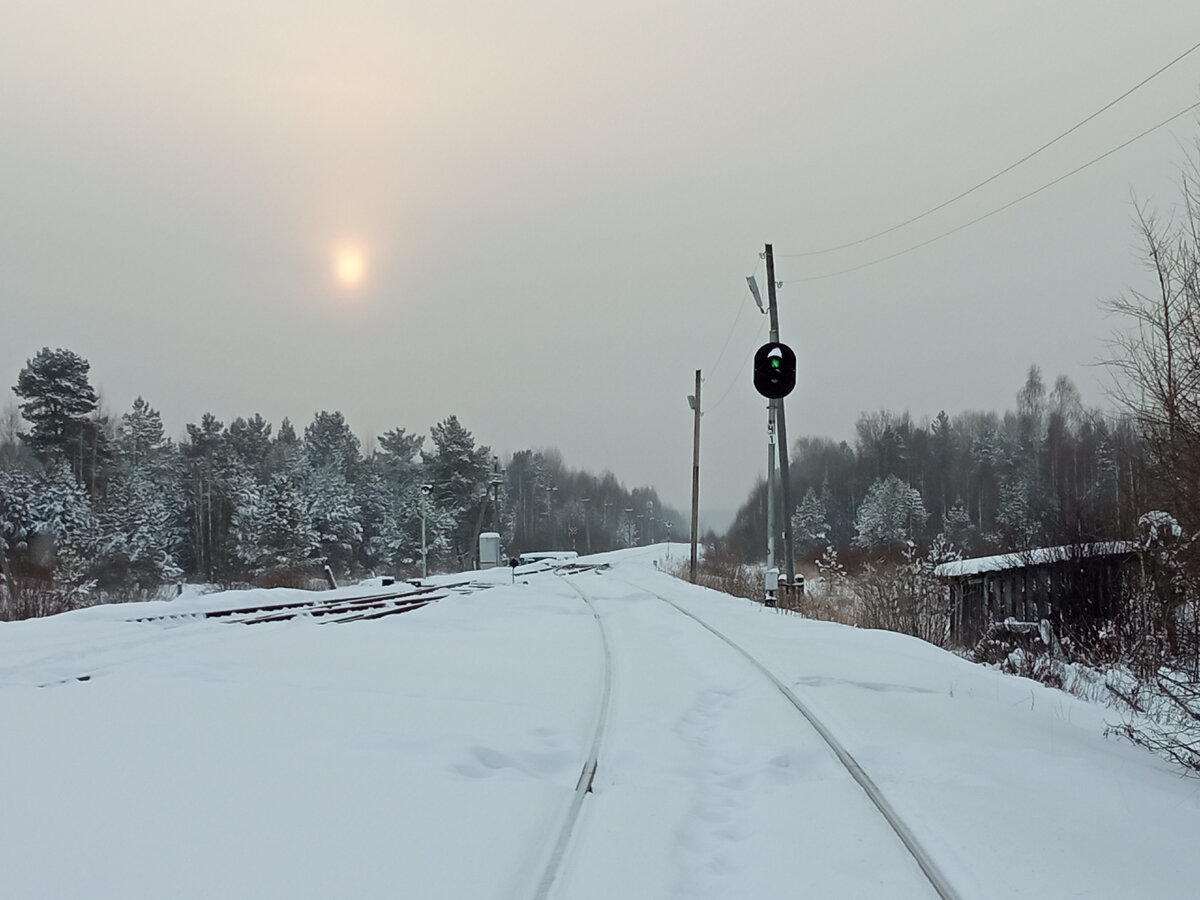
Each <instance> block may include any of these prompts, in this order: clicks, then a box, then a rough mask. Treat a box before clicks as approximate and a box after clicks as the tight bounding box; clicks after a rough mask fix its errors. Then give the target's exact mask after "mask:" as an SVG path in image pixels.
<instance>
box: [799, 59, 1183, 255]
mask: <svg viewBox="0 0 1200 900" xmlns="http://www.w3.org/2000/svg"><path fill="white" fill-rule="evenodd" d="M1198 49H1200V43H1197V44H1193V45H1192V46H1191V47H1189V48H1188V49H1187V50H1185V51H1184V52H1183V53H1181V54H1179V55H1178V56H1177V57H1175V58H1174V59H1173V60H1171V61H1170V62H1169V63H1167V64H1166V65H1164V66H1162V67H1161V68H1159V69H1158V70H1156V71H1154V72H1152V73H1151V74H1149V75H1147V76H1146V77H1145V78H1143V79H1142V80H1141V81H1139V82H1138V83H1137V84H1135V85H1134V86H1133V87H1131V88H1130V89H1129V90H1127V91H1126V92H1125V93H1123V94H1121V96H1119V97H1117V98H1116V99H1115V100H1110V101H1109V102H1108V103H1106V104H1104V106H1102V107H1100V108H1099V109H1098V110H1096V111H1095V112H1094V113H1092V114H1091V115H1090V116H1088V117H1087V118H1085V119H1081V120H1080V121H1078V122H1076V123H1075V124H1074V125H1072V126H1071V127H1070V128H1068V129H1067V130H1066V131H1064V132H1063V133H1062V134H1060V135H1058V137H1055V138H1053V139H1051V140H1049V141H1047V142H1046V143H1044V144H1042V146H1040V147H1038V148H1037V149H1036V150H1033V151H1031V152H1030V153H1027V154H1025V156H1022V157H1021V158H1020V159H1018V160H1017V161H1016V162H1015V163H1013V164H1012V165H1010V166H1006V167H1005V168H1003V169H1001V170H1000V171H999V172H997V173H996V174H994V175H990V176H989V177H987V178H985V179H983V181H980V182H979V183H978V184H975V185H972V186H971V187H969V188H967V189H966V190H965V191H963V192H962V193H961V194H956V195H955V196H953V197H951V198H950V199H949V200H945V201H943V202H941V203H939V204H938V205H937V206H931V207H930V208H929V209H927V210H925V211H924V212H922V213H918V214H917V215H915V216H913V217H912V218H910V219H905V220H904V221H903V222H898V223H897V224H895V225H892V226H891V227H890V228H885V229H883V230H882V231H877V232H875V233H874V234H869V235H867V236H866V237H862V238H859V239H858V240H855V241H848V242H847V243H845V244H838V245H837V246H835V247H826V248H824V249H823V250H808V251H805V252H802V253H777V254H776V256H790V257H803V256H821V255H823V254H825V253H833V252H835V251H837V250H845V249H847V248H849V247H857V246H858V245H859V244H865V243H867V242H868V241H873V240H875V239H876V238H880V237H883V236H884V235H885V234H891V233H892V232H893V231H897V230H899V229H901V228H904V227H905V226H906V225H911V224H912V223H913V222H919V221H920V220H921V219H924V218H925V217H926V216H930V215H933V214H934V213H935V212H937V211H938V210H942V209H945V208H946V207H947V206H949V205H950V204H951V203H956V202H958V201H959V200H961V199H963V198H964V197H966V196H968V195H970V194H973V193H975V191H977V190H979V189H980V188H981V187H984V186H985V185H988V184H991V183H992V182H993V181H995V180H996V179H997V178H999V177H1001V176H1002V175H1007V174H1008V173H1009V172H1011V171H1012V170H1013V169H1015V168H1017V166H1019V165H1022V164H1023V163H1026V162H1028V161H1029V160H1031V159H1033V158H1034V157H1035V156H1037V155H1038V154H1039V153H1041V152H1042V151H1043V150H1047V149H1049V148H1050V147H1053V146H1054V145H1055V144H1057V143H1058V142H1059V141H1061V140H1062V139H1063V138H1065V137H1067V135H1069V134H1071V133H1072V132H1074V131H1077V130H1078V129H1080V128H1082V127H1083V126H1084V125H1086V124H1087V123H1088V122H1090V121H1092V119H1094V118H1096V117H1097V116H1099V115H1100V114H1101V113H1104V112H1107V111H1108V110H1110V109H1112V108H1113V107H1114V106H1116V105H1117V104H1118V103H1120V102H1121V101H1122V100H1124V99H1125V98H1126V97H1128V96H1129V95H1130V94H1132V93H1133V92H1134V91H1136V90H1138V88H1141V87H1143V86H1144V85H1146V84H1148V83H1150V82H1151V81H1153V80H1154V79H1155V78H1157V77H1158V76H1159V75H1161V74H1162V73H1163V72H1165V71H1167V69H1169V68H1171V67H1172V66H1173V65H1175V64H1176V63H1177V62H1179V61H1180V60H1182V59H1184V58H1185V57H1187V56H1189V55H1190V54H1192V53H1193V52H1195V51H1196V50H1198ZM1181 115H1182V113H1181ZM1135 140H1136V138H1135ZM1118 149H1119V148H1118ZM889 258H890V257H889ZM847 271H854V270H853V269H849V270H847Z"/></svg>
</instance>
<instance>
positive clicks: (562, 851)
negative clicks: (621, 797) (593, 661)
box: [533, 578, 612, 900]
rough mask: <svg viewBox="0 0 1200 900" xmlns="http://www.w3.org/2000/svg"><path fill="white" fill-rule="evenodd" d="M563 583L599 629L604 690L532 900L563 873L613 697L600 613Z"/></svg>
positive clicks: (539, 897) (538, 899)
mask: <svg viewBox="0 0 1200 900" xmlns="http://www.w3.org/2000/svg"><path fill="white" fill-rule="evenodd" d="M563 582H564V583H565V584H568V585H570V586H571V589H572V590H574V591H575V593H577V594H578V595H579V597H580V599H582V600H583V602H584V603H586V604H587V605H588V609H590V610H591V611H592V617H593V618H594V619H595V620H596V627H597V628H599V629H600V643H601V645H602V646H603V648H604V687H603V689H602V691H601V694H600V709H599V712H598V713H597V715H596V729H595V732H594V733H593V735H592V746H591V748H590V749H589V750H588V755H587V759H586V760H585V761H584V763H583V769H582V770H581V771H580V773H579V781H578V782H576V784H575V794H574V796H573V797H572V798H571V806H570V808H569V809H568V810H567V815H566V818H565V819H564V820H563V823H562V826H561V827H560V829H559V832H558V837H557V838H556V839H555V841H554V848H553V849H552V850H551V851H550V858H549V859H548V860H547V862H546V868H545V870H544V871H543V872H542V877H541V879H540V880H539V881H538V885H537V890H536V891H535V892H534V895H533V896H534V898H535V900H547V898H548V897H549V896H550V890H551V888H552V887H553V886H554V882H555V880H556V879H557V878H558V875H559V873H560V872H561V871H562V864H563V860H564V859H565V858H566V853H567V845H568V844H569V843H570V842H571V835H572V834H573V833H574V831H575V825H576V824H577V823H578V821H579V813H580V812H581V811H582V809H583V801H584V800H585V799H586V798H587V795H588V794H589V793H590V792H591V790H592V781H593V779H595V777H596V761H597V759H598V758H599V756H600V744H601V742H602V741H603V739H604V728H605V725H606V724H607V722H608V704H609V698H610V697H611V696H612V649H611V646H610V644H609V641H608V631H607V630H606V629H605V627H604V620H603V619H601V618H600V613H599V612H598V611H597V610H596V607H595V604H593V603H592V599H591V598H590V597H589V596H588V595H587V594H585V593H584V592H583V590H582V589H581V588H580V587H579V586H578V585H576V584H575V583H574V582H572V581H569V580H567V579H566V578H563Z"/></svg>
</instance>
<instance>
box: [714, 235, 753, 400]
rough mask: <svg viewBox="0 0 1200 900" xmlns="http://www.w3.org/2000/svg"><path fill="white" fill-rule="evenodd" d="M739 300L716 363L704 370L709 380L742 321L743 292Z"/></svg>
mask: <svg viewBox="0 0 1200 900" xmlns="http://www.w3.org/2000/svg"><path fill="white" fill-rule="evenodd" d="M761 265H762V260H761V259H760V260H759V261H758V265H756V266H755V267H754V271H753V272H751V273H750V277H752V278H753V277H754V276H755V275H757V274H758V267H759V266H761ZM741 298H742V302H741V303H740V304H738V311H737V315H736V316H734V317H733V324H732V325H730V326H729V333H728V334H727V335H726V336H725V343H724V345H723V346H722V347H721V352H720V353H718V354H717V361H716V362H714V363H713V364H712V365H711V366H709V367H708V369H707V370H706V371H707V372H708V373H709V377H710V378H711V377H712V374H713V373H714V372H716V371H717V366H719V365H720V364H721V360H722V359H724V358H725V351H726V350H728V349H729V342H730V341H731V340H733V335H734V332H736V331H737V326H738V322H740V321H741V320H742V313H743V312H745V311H746V293H745V291H742V293H741Z"/></svg>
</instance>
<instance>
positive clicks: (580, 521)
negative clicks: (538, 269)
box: [0, 348, 683, 605]
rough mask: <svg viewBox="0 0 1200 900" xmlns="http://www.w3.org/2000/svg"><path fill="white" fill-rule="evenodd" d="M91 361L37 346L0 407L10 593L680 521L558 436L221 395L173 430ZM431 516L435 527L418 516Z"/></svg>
mask: <svg viewBox="0 0 1200 900" xmlns="http://www.w3.org/2000/svg"><path fill="white" fill-rule="evenodd" d="M89 372H90V365H89V363H88V362H87V360H85V359H83V358H82V357H81V356H79V355H78V354H76V353H74V352H72V351H70V350H65V349H55V350H51V349H50V348H43V349H42V350H41V351H40V352H38V353H37V354H36V355H35V356H34V357H33V358H31V359H30V360H28V362H27V363H26V365H25V367H24V368H23V369H22V370H21V372H20V373H19V375H18V378H17V383H16V385H15V386H14V388H13V391H14V393H15V394H16V397H17V400H18V403H17V405H15V406H12V407H10V408H9V410H8V411H7V413H6V414H5V416H4V417H3V421H0V539H2V540H3V553H0V558H2V561H3V564H4V573H3V574H4V581H5V584H6V597H5V598H0V599H6V602H8V603H9V604H10V605H11V601H12V596H11V594H12V592H13V589H14V588H16V587H17V586H18V585H19V584H20V583H21V582H22V580H25V581H30V580H31V581H33V582H36V583H38V584H39V585H47V584H53V585H55V590H57V591H59V593H60V594H61V592H62V591H72V590H74V591H75V592H76V593H78V592H80V591H84V590H89V589H91V588H98V589H100V590H108V591H118V592H119V591H121V590H128V589H129V588H131V587H133V586H137V587H139V588H143V589H149V588H153V587H155V586H159V585H162V584H164V583H169V582H175V581H181V580H185V579H186V580H200V581H205V582H215V583H235V582H248V581H252V580H258V581H260V582H262V581H264V579H265V580H267V581H269V580H270V579H271V578H272V577H274V578H275V579H276V580H279V579H284V577H285V576H286V575H288V574H289V573H290V574H291V575H294V576H296V577H298V578H301V579H303V578H305V577H307V575H309V574H312V573H314V572H315V573H319V572H320V571H321V569H322V568H323V567H324V566H329V567H330V568H331V570H332V571H334V572H335V573H337V574H339V575H347V576H357V575H362V574H369V573H375V574H396V575H407V574H412V573H416V572H419V571H420V569H421V553H422V530H424V535H425V543H424V546H425V548H426V553H427V562H428V566H429V569H430V571H458V570H462V569H467V568H471V567H472V566H474V565H475V558H476V554H477V548H478V537H479V534H480V532H481V531H497V532H500V534H501V536H502V540H503V542H504V545H505V547H506V548H507V549H508V551H509V552H510V553H517V552H521V551H524V550H545V549H576V550H578V551H580V552H589V551H591V552H600V551H604V550H611V549H615V548H618V547H627V546H634V545H637V544H639V543H647V542H651V541H661V540H666V539H668V537H669V536H670V535H671V534H672V531H673V533H674V535H675V536H676V537H677V538H678V537H680V536H681V535H682V534H683V527H682V524H681V523H682V521H683V519H682V517H681V516H680V515H679V513H678V512H676V511H675V510H673V509H670V508H667V507H664V506H663V504H662V503H661V501H660V500H659V497H658V494H657V492H656V491H655V490H654V489H653V488H650V487H643V488H636V489H633V490H629V489H627V488H625V486H624V485H623V484H621V483H620V482H619V481H618V480H617V478H616V477H615V476H614V475H613V474H612V473H605V474H603V475H600V476H596V475H593V474H591V473H588V472H584V471H575V470H571V469H568V468H567V466H566V465H565V464H564V462H563V460H562V458H561V456H560V455H559V454H558V452H557V451H554V450H532V449H528V450H521V451H519V452H517V453H514V454H513V455H512V456H511V458H510V459H509V460H507V461H506V462H504V463H503V464H502V463H501V461H500V460H499V459H498V458H497V457H495V456H494V455H493V454H492V452H491V449H490V448H489V447H487V446H485V445H481V444H478V443H477V442H476V440H475V438H474V436H473V435H472V434H471V432H470V431H468V430H467V429H466V428H465V427H464V426H463V425H462V424H461V423H460V422H459V420H458V418H457V417H456V416H453V415H451V416H448V417H447V418H446V419H444V420H443V421H441V422H439V423H437V424H435V425H434V426H433V427H432V428H431V429H430V431H429V435H428V440H427V439H426V436H425V435H421V434H410V433H408V432H407V431H406V430H405V429H403V428H393V429H391V430H389V431H386V432H385V433H384V434H382V435H381V436H380V437H379V438H378V441H377V442H376V445H375V446H371V447H369V448H364V447H363V445H362V443H361V442H360V440H359V439H358V438H357V437H356V436H355V435H354V433H353V432H352V431H351V429H350V426H349V424H348V423H347V422H346V420H345V419H344V417H343V416H342V414H341V413H340V412H336V411H335V412H327V411H322V412H318V413H316V414H315V415H314V417H313V420H312V421H311V422H310V423H309V424H308V425H307V426H305V427H304V428H303V429H302V430H297V428H296V427H295V426H294V425H293V424H292V423H291V422H290V421H288V420H287V419H284V420H283V422H281V423H280V424H279V427H278V428H275V427H273V426H272V424H271V423H269V422H267V421H266V420H265V419H264V418H263V417H262V416H261V415H253V416H250V417H249V418H242V417H238V418H236V419H234V420H233V421H231V422H229V423H228V424H225V423H223V422H221V421H219V420H218V419H217V418H216V417H215V416H214V415H212V414H211V413H205V414H204V415H203V416H202V417H201V418H200V420H199V422H196V423H192V424H188V425H187V427H186V436H185V437H184V438H183V439H182V440H180V441H179V442H176V441H173V440H172V439H171V438H170V437H168V436H167V435H166V434H165V432H164V428H163V424H162V417H161V415H160V413H159V412H158V411H157V410H156V409H154V408H153V407H152V406H151V405H150V404H149V403H148V402H146V401H145V400H144V399H143V398H141V397H139V398H138V399H137V400H135V401H134V403H133V406H132V408H131V409H130V410H129V411H128V412H126V413H123V414H122V415H121V416H120V417H119V418H118V419H113V418H111V417H110V416H108V415H106V414H105V413H104V412H103V411H102V408H101V405H100V402H99V398H98V396H97V394H96V391H95V389H94V388H93V387H92V385H91V383H90V381H89ZM422 526H424V528H422Z"/></svg>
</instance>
